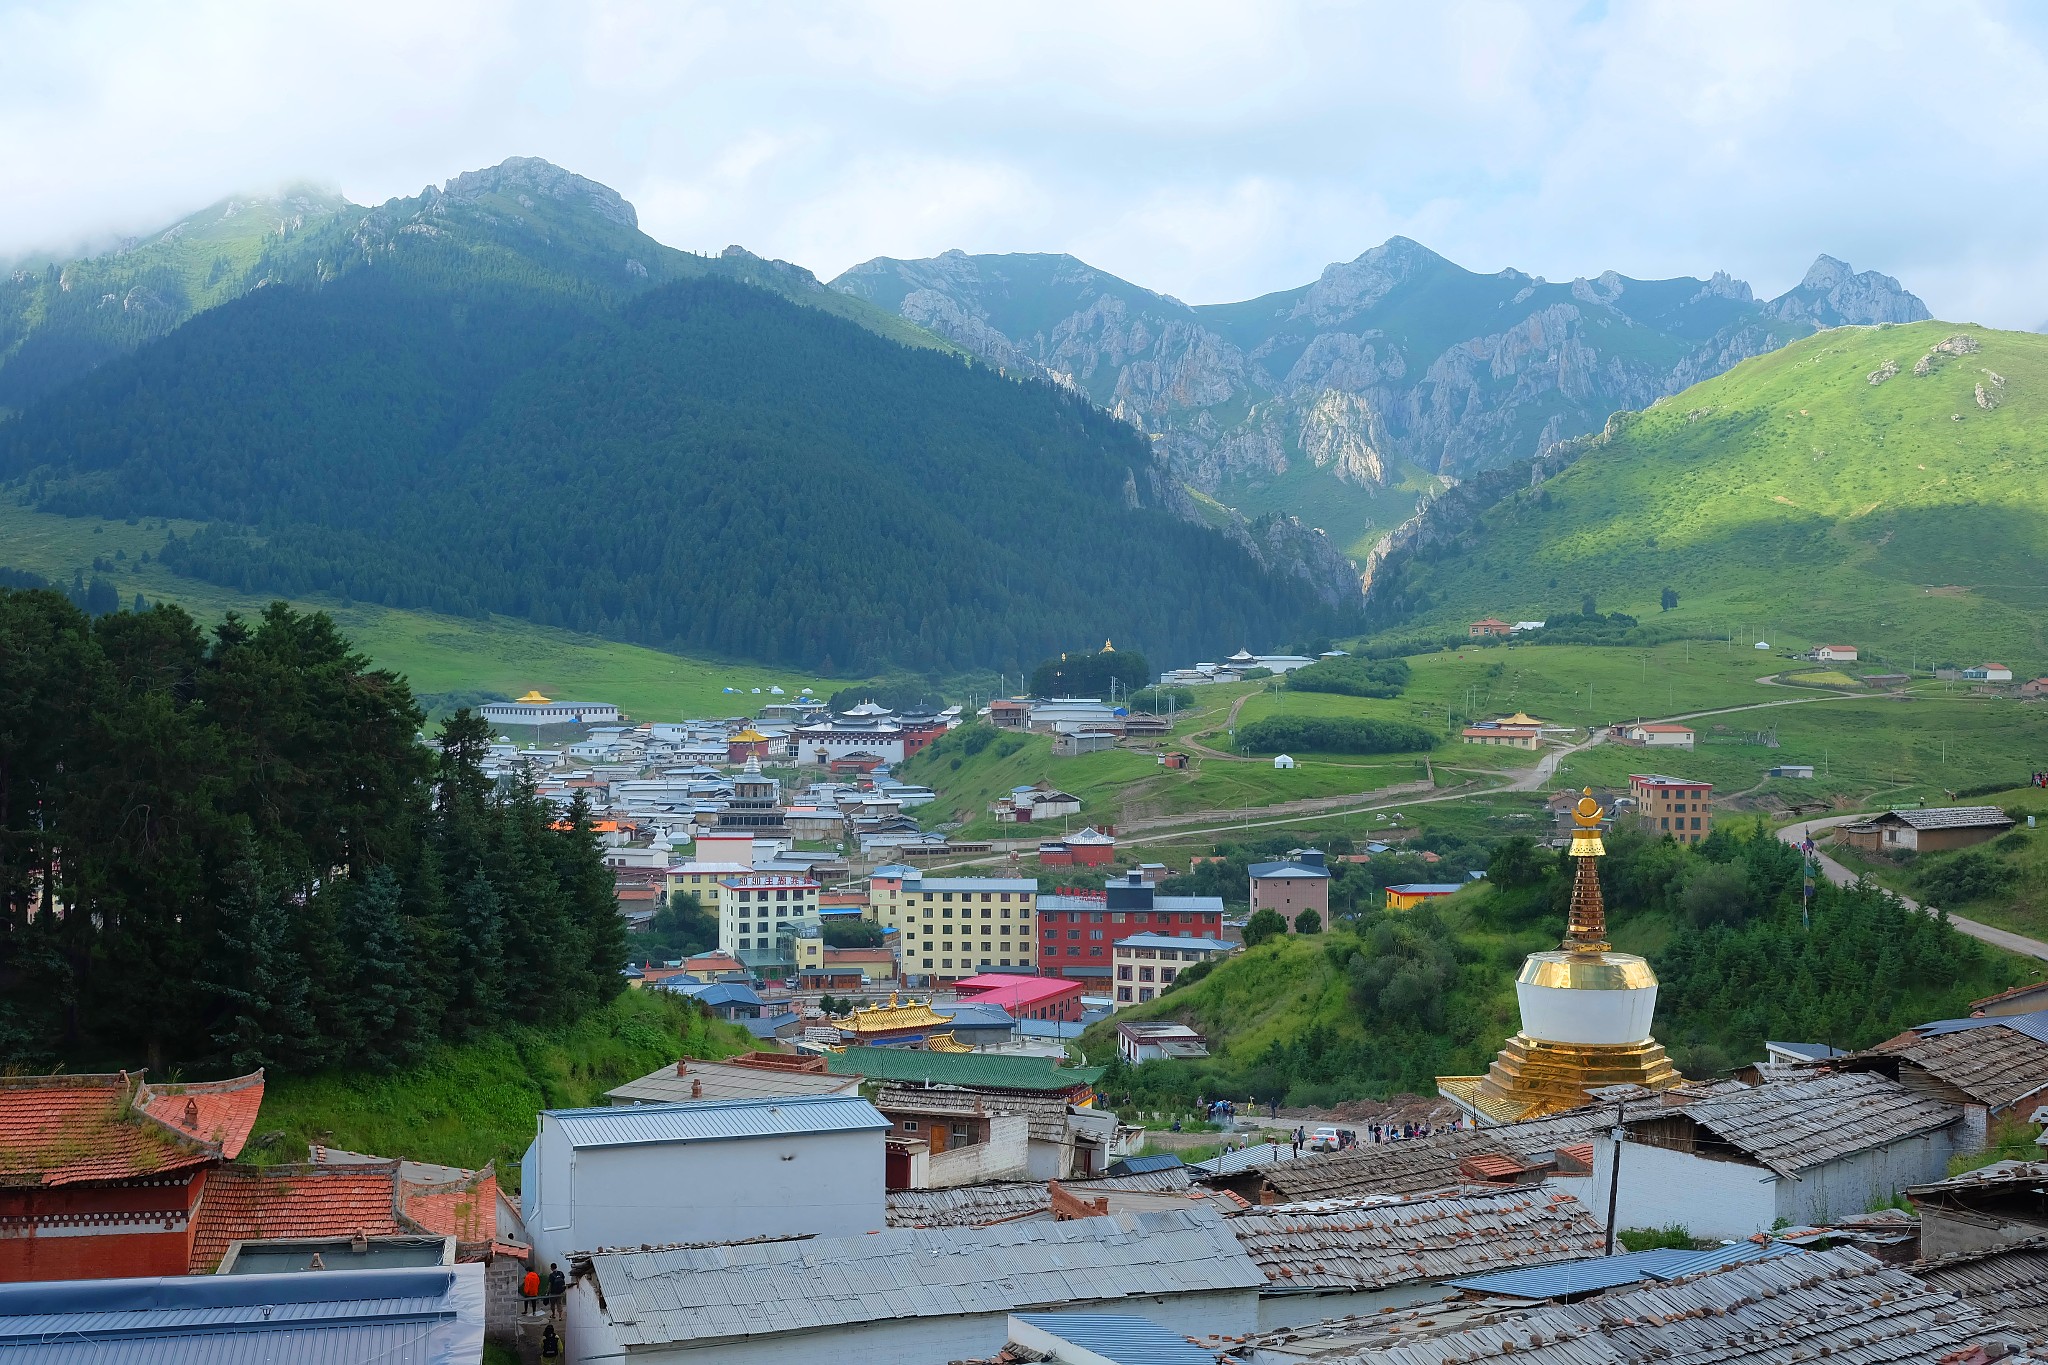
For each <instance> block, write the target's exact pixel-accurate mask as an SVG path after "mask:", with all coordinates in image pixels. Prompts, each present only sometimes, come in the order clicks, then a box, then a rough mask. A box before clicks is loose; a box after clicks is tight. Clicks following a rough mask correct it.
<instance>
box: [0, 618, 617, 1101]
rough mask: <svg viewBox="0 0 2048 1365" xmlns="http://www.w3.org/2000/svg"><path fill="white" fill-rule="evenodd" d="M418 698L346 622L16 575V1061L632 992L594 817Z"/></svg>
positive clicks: (4, 870) (389, 1033)
mask: <svg viewBox="0 0 2048 1365" xmlns="http://www.w3.org/2000/svg"><path fill="white" fill-rule="evenodd" d="M420 722H421V717H420V713H419V709H418V708H417V706H416V705H415V704H414V702H413V699H412V695H411V693H410V691H409V690H408V688H407V687H406V684H405V682H404V680H403V679H401V678H398V677H395V676H393V675H392V674H390V673H387V672H383V671H379V670H374V669H372V668H370V667H369V665H368V662H367V661H366V660H365V659H364V658H363V657H362V656H361V655H359V654H357V653H356V652H355V651H354V649H353V648H352V647H351V645H350V643H349V642H348V640H346V639H345V638H343V637H342V636H341V635H340V633H339V632H337V631H336V630H335V629H334V626H333V623H332V622H331V621H329V620H328V619H327V618H326V617H325V616H321V615H317V614H316V615H301V614H299V613H296V612H293V611H291V610H289V609H288V608H286V607H284V606H283V605H281V604H280V605H278V606H276V607H273V608H272V609H270V610H269V611H268V612H266V613H265V614H264V615H263V617H262V618H261V619H260V620H256V621H248V620H242V619H239V618H237V617H233V616H230V617H228V618H227V619H226V620H224V621H222V622H221V623H219V624H218V625H217V626H216V627H215V628H214V629H213V631H212V632H211V636H210V638H209V636H208V635H207V634H203V633H202V632H201V630H200V628H199V626H198V625H197V623H195V622H194V621H193V620H192V618H191V617H190V616H188V615H186V614H185V613H184V612H183V611H181V610H179V609H178V608H176V607H161V606H160V607H156V608H154V609H152V610H149V611H145V612H126V611H123V612H115V613H112V614H109V615H104V616H100V617H97V618H88V617H87V616H86V615H85V614H84V613H83V612H82V611H80V610H79V609H78V608H77V607H75V606H73V605H72V604H71V603H70V602H68V601H66V600H65V599H64V598H63V597H61V596H59V595H57V594H55V593H52V592H47V591H33V590H31V591H26V592H22V591H13V590H7V589H0V1067H12V1066H30V1067H39V1068H46V1067H48V1066H50V1065H51V1064H53V1063H55V1062H57V1061H59V1060H71V1061H83V1062H86V1063H88V1064H89V1065H88V1067H87V1069H90V1064H98V1065H100V1066H102V1068H109V1067H111V1066H133V1065H135V1064H136V1062H137V1061H138V1060H142V1061H146V1062H147V1063H148V1065H149V1066H150V1067H152V1068H154V1069H159V1070H160V1069H161V1068H163V1067H164V1066H166V1065H170V1066H181V1067H182V1066H189V1067H194V1068H198V1069H200V1070H203V1071H208V1072H211V1073H213V1074H219V1073H220V1072H222V1071H229V1072H245V1071H248V1070H250V1069H252V1068H254V1067H259V1066H261V1067H272V1068H282V1069H285V1070H291V1071H304V1070H311V1069H317V1068H320V1067H323V1066H331V1065H346V1066H350V1067H370V1068H375V1067H389V1066H396V1065H400V1064H403V1063H405V1062H407V1061H409V1060H411V1059H413V1058H415V1057H418V1056H419V1055H421V1054H422V1053H423V1051H424V1050H425V1049H427V1048H428V1047H429V1046H430V1045H432V1044H435V1043H443V1042H451V1043H452V1042H461V1041H463V1040H465V1039H468V1038H472V1037H475V1036H477V1035H479V1034H481V1033H483V1032H485V1031H486V1030H496V1029H501V1028H502V1027H503V1026H504V1025H505V1024H507V1023H517V1024H523V1025H537V1026H538V1025H552V1024H560V1023H563V1022H565V1021H567V1020H570V1019H573V1018H575V1017H577V1016H578V1015H581V1014H583V1013H584V1012H586V1011H587V1010H588V1009H590V1008H591V1007H592V1006H593V1005H596V1004H598V1003H601V1002H603V1001H605V1000H608V999H610V998H611V997H612V996H614V995H616V994H617V993H618V992H619V990H620V988H621V985H622V982H621V980H620V978H619V975H618V967H619V963H620V962H621V961H622V960H623V958H624V954H625V940H624V931H623V928H622V926H621V922H620V920H619V916H618V911H617V907H616V904H615V902H614V900H613V896H612V878H611V872H610V870H609V869H608V868H607V867H606V866H605V864H604V861H603V858H602V855H601V854H600V852H599V849H598V845H597V839H596V836H595V835H594V834H593V833H592V832H591V829H590V824H589V821H588V819H587V817H585V816H584V815H583V814H582V812H581V810H580V808H579V810H578V812H577V814H576V815H575V817H574V818H573V819H571V820H569V821H567V822H561V821H558V820H557V818H556V816H555V813H554V812H553V810H552V809H551V808H550V807H548V806H547V804H546V803H545V802H543V801H541V800H540V799H539V798H538V797H537V796H536V795H535V794H534V793H533V791H532V790H531V788H527V789H524V790H516V789H515V790H511V791H506V790H503V789H500V788H498V787H497V785H496V784H495V783H494V782H493V781H492V780H490V779H488V778H486V777H485V776H484V774H483V771H482V767H481V759H482V757H483V755H484V751H485V749H486V747H487V746H488V744H489V742H490V739H491V735H490V731H489V730H488V728H487V727H485V726H484V725H483V724H482V723H481V722H480V721H477V720H476V719H475V718H474V717H471V716H469V715H468V714H467V713H462V714H459V715H458V716H456V717H455V718H453V719H452V720H451V721H450V722H449V724H448V725H447V727H446V728H445V729H444V731H443V734H442V738H441V741H440V746H439V751H438V753H436V752H435V751H433V750H430V749H428V748H427V747H426V746H425V745H423V744H422V743H421V742H420V741H419V739H418V738H417V730H418V727H419V725H420Z"/></svg>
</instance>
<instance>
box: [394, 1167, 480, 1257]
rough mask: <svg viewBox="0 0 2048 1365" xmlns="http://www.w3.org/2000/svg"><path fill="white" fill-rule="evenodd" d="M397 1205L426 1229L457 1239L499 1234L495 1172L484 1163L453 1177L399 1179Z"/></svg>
mask: <svg viewBox="0 0 2048 1365" xmlns="http://www.w3.org/2000/svg"><path fill="white" fill-rule="evenodd" d="M398 1208H399V1212H400V1213H401V1215H402V1216H404V1217H406V1218H410V1219H411V1220H412V1221H413V1222H415V1223H418V1224H419V1225H420V1226H421V1227H423V1228H425V1229H426V1230H427V1231H428V1232H433V1233H439V1234H440V1235H441V1236H443V1237H453V1238H454V1239H455V1240H456V1241H458V1242H489V1241H493V1240H495V1239H496V1237H497V1235H498V1173H497V1172H496V1171H495V1170H493V1169H492V1168H491V1167H488V1166H486V1167H485V1168H484V1169H483V1170H481V1171H471V1172H469V1173H468V1174H467V1175H464V1176H461V1177H458V1178H457V1179H454V1180H442V1181H414V1180H400V1181H399V1182H398Z"/></svg>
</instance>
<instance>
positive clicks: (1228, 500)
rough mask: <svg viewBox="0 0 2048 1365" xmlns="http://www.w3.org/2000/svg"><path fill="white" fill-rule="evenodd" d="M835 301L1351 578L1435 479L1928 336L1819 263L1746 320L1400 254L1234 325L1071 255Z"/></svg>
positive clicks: (1880, 280)
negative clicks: (1051, 385)
mask: <svg viewBox="0 0 2048 1365" xmlns="http://www.w3.org/2000/svg"><path fill="white" fill-rule="evenodd" d="M831 287H832V288H833V289H835V290H838V291H840V292H842V293H845V294H848V295H850V296H852V297H855V298H858V299H862V300H864V301H866V302H869V303H872V304H874V305H876V306H878V307H880V308H884V309H888V310H890V311H892V312H894V313H897V314H899V315H901V316H902V317H904V318H906V319H908V320H910V321H912V322H915V323H917V324H918V325H919V326H920V327H923V328H925V329H926V330H928V331H930V332H933V333H936V334H937V335H939V336H941V337H944V338H946V339H947V340H949V341H952V342H954V343H956V344H958V345H959V346H961V347H962V348H964V349H965V350H967V351H969V352H970V353H972V354H974V355H976V356H979V357H980V358H982V359H983V360H986V361H988V362H990V363H992V364H995V365H999V366H1002V367H1003V368H1005V369H1006V370H1009V371H1011V372H1015V373H1024V374H1039V375H1045V376H1048V377H1050V378H1052V379H1054V380H1056V381H1058V382H1060V383H1063V384H1067V385H1070V386H1072V387H1073V388H1074V389H1075V390H1077V391H1078V392H1081V393H1084V394H1086V395H1087V396H1088V397H1089V398H1091V399H1092V400H1094V401H1095V402H1096V403H1098V404H1100V405H1101V406H1103V407H1105V408H1107V409H1108V410H1109V411H1111V412H1113V413H1116V414H1117V415H1118V416H1120V417H1123V418H1124V419H1125V420H1127V421H1129V422H1131V423H1133V424H1134V425H1136V426H1138V427H1139V428H1140V429H1142V430H1143V431H1145V432H1146V433H1147V434H1148V435H1150V436H1151V437H1152V439H1153V441H1154V443H1155V445H1156V447H1157V448H1158V449H1159V451H1160V452H1161V455H1162V458H1163V459H1164V461H1165V463H1166V464H1167V466H1168V468H1169V470H1170V471H1171V473H1172V475H1173V476H1174V477H1175V478H1177V479H1179V480H1181V481H1183V482H1184V483H1185V484H1187V485H1188V486H1189V487H1190V488H1191V489H1192V490H1194V491H1195V492H1196V493H1197V494H1200V495H1207V496H1208V497H1211V498H1214V499H1217V500H1219V501H1221V502H1223V503H1225V504H1228V505H1229V506H1231V507H1234V508H1241V509H1244V510H1246V511H1250V512H1259V511H1265V510H1271V509H1275V508H1280V509H1285V510H1288V511H1299V512H1305V511H1306V510H1307V509H1310V508H1313V509H1315V519H1316V521H1317V523H1318V524H1319V525H1320V526H1322V527H1323V528H1324V529H1326V530H1327V531H1328V532H1329V534H1330V536H1331V537H1332V538H1333V540H1334V541H1335V542H1336V544H1337V545H1338V547H1339V548H1341V549H1343V550H1345V551H1346V552H1348V553H1350V554H1352V555H1353V556H1355V557H1358V558H1361V559H1362V558H1363V557H1364V556H1365V554H1366V553H1367V552H1368V551H1369V550H1370V548H1371V547H1372V545H1373V544H1374V543H1375V542H1376V541H1377V540H1378V539H1379V538H1380V537H1381V536H1382V535H1383V534H1384V533H1385V532H1386V531H1387V530H1388V529H1389V528H1390V527H1392V526H1393V525H1395V524H1396V523H1398V522H1400V521H1401V520H1402V519H1403V518H1405V517H1406V516H1407V515H1408V514H1409V513H1410V512H1412V511H1413V509H1414V507H1415V505H1416V502H1417V500H1418V498H1419V497H1421V496H1422V495H1423V494H1425V493H1427V492H1430V491H1433V490H1435V489H1438V488H1441V487H1442V486H1444V484H1445V483H1446V482H1447V481H1452V480H1457V479H1462V478H1466V477H1469V476H1470V475H1472V474H1474V473H1476V472H1478V471H1480V470H1483V469H1488V468H1493V467H1498V466H1501V465H1505V464H1510V463H1513V462H1516V461H1525V460H1527V459H1529V458H1531V457H1533V456H1535V455H1537V454H1540V453H1541V452H1542V451H1543V450H1544V449H1546V448H1547V447H1549V446H1550V445H1552V444H1554V443H1555V442H1557V441H1560V440H1564V439H1567V438H1570V437H1574V436H1579V435H1582V434H1584V433H1587V432H1591V431H1597V430H1599V429H1600V427H1601V425H1602V424H1603V423H1604V422H1605V421H1606V420H1607V417H1608V415H1609V414H1610V413H1613V412H1615V411H1618V410H1621V409H1628V408H1642V407H1647V406H1648V405H1649V404H1650V403H1652V402H1654V401H1655V400H1656V399H1658V398H1660V397H1663V396H1664V395H1666V394H1670V393H1675V392H1677V391H1678V390H1680V389H1683V388H1685V387H1686V386H1688V385H1690V384H1694V383H1697V382H1698V381H1700V380H1702V379H1706V378H1710V377H1712V376H1714V375H1716V374H1719V373H1721V372H1723V371H1724V370H1726V369H1728V368H1729V367H1730V366H1731V365H1734V364H1735V363H1737V362H1738V361H1741V360H1744V359H1746V358H1748V357H1750V356H1755V355H1761V354H1764V353H1766V352H1768V351H1772V350H1775V349H1777V348H1778V347H1780V346H1783V345H1785V344H1786V343H1787V342H1789V341H1793V340H1796V339H1797V338H1800V337H1803V336H1808V335H1811V334H1812V333H1813V332H1814V331H1815V330H1817V329H1819V328H1822V327H1833V326H1840V325H1842V324H1845V323H1857V324H1868V323H1880V322H1912V321H1917V320H1920V319H1924V318H1926V317H1927V316H1928V313H1927V309H1926V307H1925V306H1924V305H1923V304H1922V303H1921V302H1920V300H1919V299H1917V298H1915V297H1914V296H1913V295H1912V294H1910V293H1908V292H1906V291H1905V290H1904V289H1902V288H1901V287H1900V285H1899V282H1898V281H1897V280H1895V279H1893V278H1891V277H1890V276H1887V275H1880V274H1876V273H1874V272H1868V271H1866V272H1861V273H1858V272H1856V271H1853V270H1852V269H1851V268H1850V267H1849V266H1848V265H1847V264H1845V263H1844V262H1841V261H1838V260H1835V259H1834V258H1832V257H1829V256H1822V257H1820V258H1819V259H1818V260H1817V261H1815V262H1814V265H1813V268H1812V269H1811V270H1809V271H1808V272H1807V273H1806V276H1805V278H1804V279H1803V280H1801V281H1800V283H1799V285H1798V286H1797V287H1796V288H1794V289H1791V290H1789V291H1787V292H1786V293H1784V294H1781V295H1779V296H1778V297H1777V298H1774V299H1769V300H1758V299H1757V298H1756V297H1755V296H1754V294H1753V293H1752V291H1751V289H1750V287H1749V286H1748V285H1747V284H1745V283H1743V282H1742V281H1740V280H1736V279H1731V278H1729V277H1728V276H1727V275H1726V274H1721V273H1716V274H1714V275H1713V276H1712V277H1710V278H1708V279H1704V280H1702V279H1694V278H1690V277H1687V278H1679V279H1669V280H1635V279H1629V278H1627V277H1625V276H1622V275H1618V274H1615V273H1614V272H1612V271H1609V272H1608V273H1606V274H1603V275H1601V276H1599V277H1598V278H1595V279H1590V280H1589V279H1576V280H1572V281H1570V282H1569V283H1553V282H1550V281H1547V280H1545V279H1543V278H1542V277H1541V276H1535V275H1529V274H1525V273H1523V272H1522V271H1519V270H1503V271H1500V272H1498V273H1496V274H1491V275H1482V274H1477V273H1475V272H1473V271H1469V270H1466V269H1463V268H1462V267H1460V266H1458V265H1455V264H1453V263H1452V262H1450V261H1448V260H1446V259H1444V258H1443V257H1442V256H1439V255H1437V254H1436V253H1435V252H1433V251H1430V250H1429V249H1427V248H1426V247H1423V246H1421V245H1420V244H1418V243H1416V242H1413V241H1410V240H1409V239H1407V238H1405V237H1395V238H1393V239H1391V240H1389V241H1387V242H1386V243H1384V244H1382V245H1380V246H1376V247H1374V248H1372V249H1371V250H1369V251H1367V252H1365V253H1364V254H1363V255H1361V256H1359V257H1358V258H1357V259H1356V260H1353V261H1348V262H1343V263H1339V264H1336V265H1332V266H1330V267H1328V268H1327V269H1325V270H1324V271H1323V273H1322V275H1321V276H1320V277H1319V278H1318V279H1317V280H1315V281H1314V282H1313V283H1310V284H1306V285H1302V286H1300V287H1298V288H1295V289H1289V290H1284V291H1281V292H1279V293H1275V294H1267V295H1264V296H1262V297H1260V298H1255V299H1249V300H1246V301H1244V302H1242V303H1223V304H1204V305H1196V306H1189V305H1187V304H1184V303H1182V302H1181V301H1180V300H1178V299H1175V298H1172V297H1170V296H1168V295H1165V294H1159V293H1154V292H1153V291H1151V290H1148V289H1145V288H1142V287H1141V286H1139V285H1136V284H1132V283H1130V282H1129V281H1127V280H1123V279H1119V278H1118V277H1116V276H1114V275H1111V274H1108V273H1107V272H1105V271H1102V270H1098V269H1096V268H1095V267H1093V266H1090V265H1088V264H1087V263H1085V262H1083V261H1079V260H1076V259H1074V258H1073V257H1071V256H1063V255H999V256H991V255H981V256H970V255H967V254H966V253H964V252H959V251H949V252H946V253H945V254H943V255H940V256H936V257H931V258H928V259H922V260H897V259H892V258H886V257H885V258H879V259H876V260H872V261H868V262H866V263H864V264H861V265H858V266H855V267H853V268H852V269H851V270H848V271H847V272H845V273H844V274H842V275H840V276H839V277H838V278H837V279H834V280H833V281H832V282H831Z"/></svg>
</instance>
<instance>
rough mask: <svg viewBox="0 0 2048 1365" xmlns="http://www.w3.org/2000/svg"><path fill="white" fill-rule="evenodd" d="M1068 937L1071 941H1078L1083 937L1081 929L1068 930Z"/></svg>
mask: <svg viewBox="0 0 2048 1365" xmlns="http://www.w3.org/2000/svg"><path fill="white" fill-rule="evenodd" d="M1067 937H1068V938H1070V939H1077V938H1079V937H1081V931H1080V930H1079V929H1069V930H1067Z"/></svg>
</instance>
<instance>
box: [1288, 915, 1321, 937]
mask: <svg viewBox="0 0 2048 1365" xmlns="http://www.w3.org/2000/svg"><path fill="white" fill-rule="evenodd" d="M1294 932H1295V933H1297V934H1320V933H1321V932H1323V917H1322V916H1321V915H1318V914H1317V913H1316V912H1315V911H1314V910H1304V911H1302V912H1301V913H1300V914H1298V915H1296V916H1295V917H1294Z"/></svg>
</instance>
